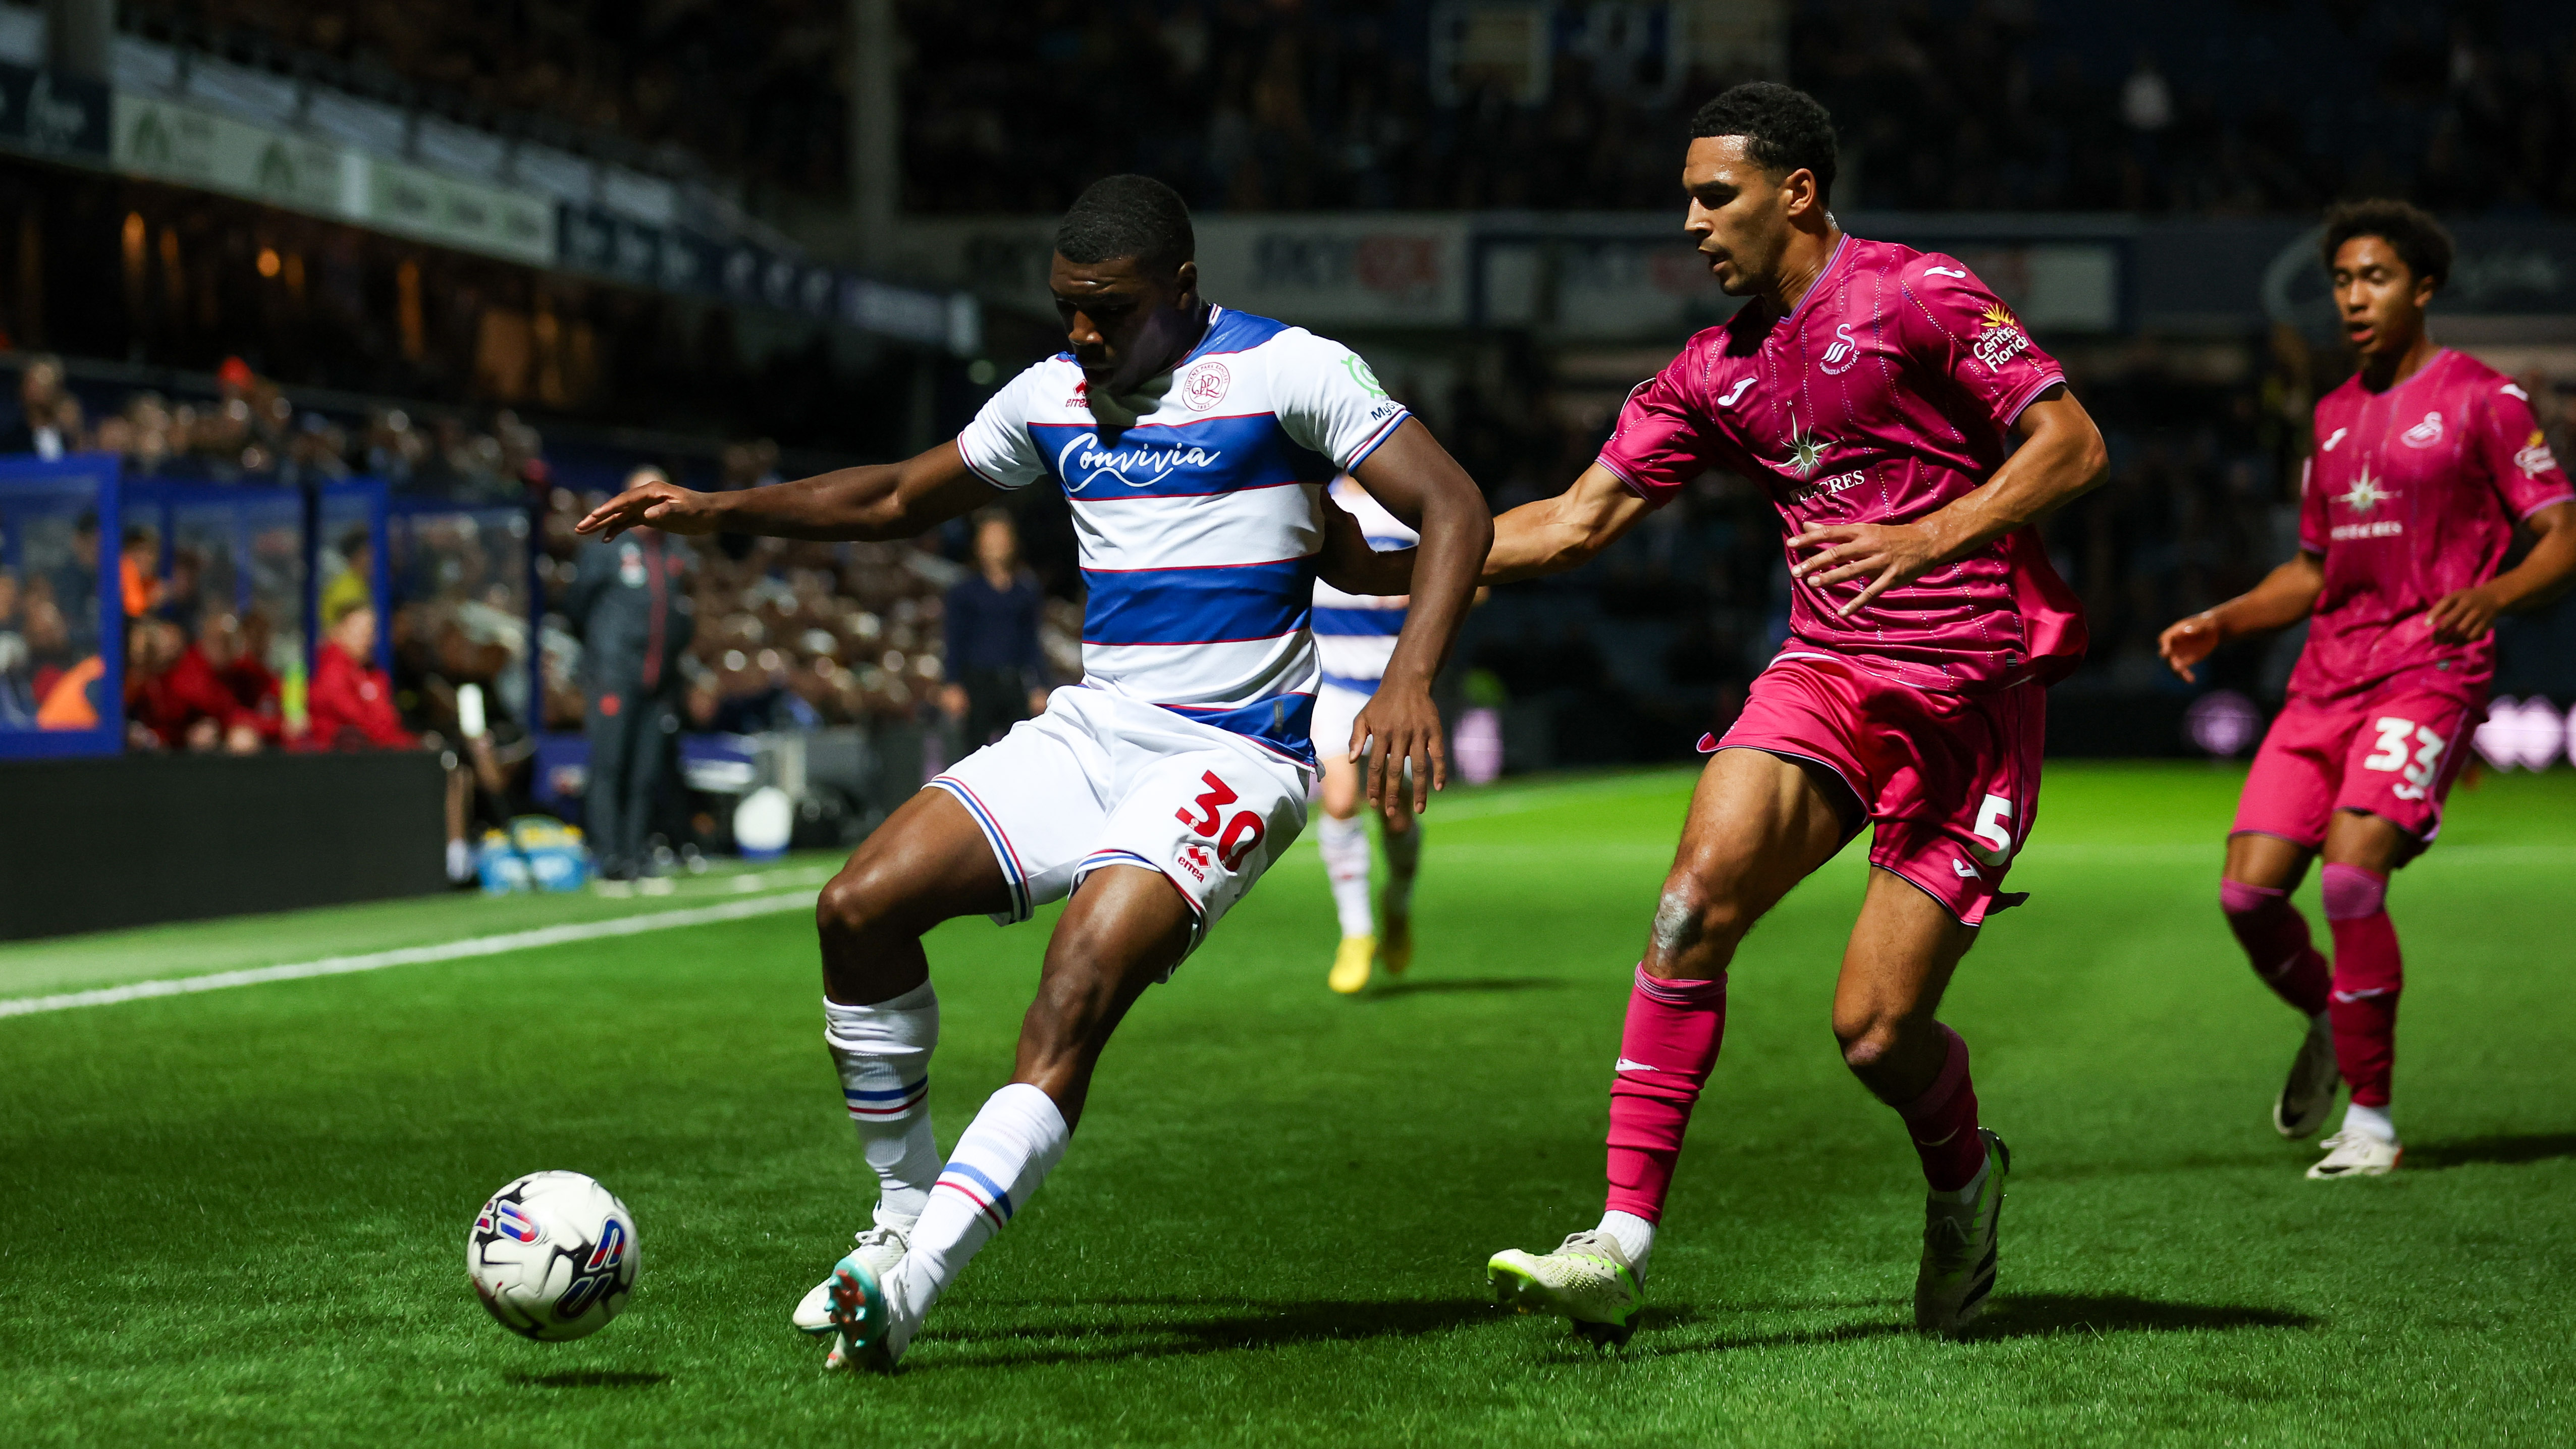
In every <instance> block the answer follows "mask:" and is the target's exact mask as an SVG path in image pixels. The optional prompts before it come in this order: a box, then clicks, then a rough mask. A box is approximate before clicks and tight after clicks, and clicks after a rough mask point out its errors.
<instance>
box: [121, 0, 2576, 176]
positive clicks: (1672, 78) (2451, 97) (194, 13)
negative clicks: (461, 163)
mask: <svg viewBox="0 0 2576 1449" xmlns="http://www.w3.org/2000/svg"><path fill="white" fill-rule="evenodd" d="M897 8H898V13H899V16H900V21H901V25H902V28H903V31H904V33H905V35H906V37H907V38H908V42H909V43H908V45H907V46H906V50H905V55H904V61H903V73H904V87H905V90H904V97H903V106H902V111H901V114H902V123H903V143H904V155H903V177H904V205H905V206H906V207H907V208H909V209H912V210H916V211H928V212H957V211H997V212H998V211H1052V210H1054V209H1056V208H1058V207H1060V206H1062V205H1063V204H1064V203H1065V202H1066V201H1067V200H1069V199H1070V197H1071V194H1072V192H1073V191H1074V190H1075V189H1077V188H1078V187H1079V186H1080V185H1081V184H1082V183H1083V182H1084V181H1086V180H1088V179H1090V178H1091V177H1094V176H1097V175H1100V174H1102V173H1104V172H1107V171H1112V170H1121V169H1128V170H1141V171H1149V172H1152V173H1154V174H1156V175H1159V176H1163V177H1165V178H1167V179H1169V180H1171V181H1173V182H1174V183H1175V184H1177V185H1180V186H1181V188H1182V190H1183V191H1184V192H1185V193H1186V194H1187V195H1188V196H1189V198H1190V200H1191V202H1192V203H1193V204H1194V205H1197V206H1201V207H1206V208H1225V209H1230V210H1236V211H1263V210H1297V209H1304V208H1352V207H1357V208H1382V207H1400V208H1450V207H1544V208H1559V207H1562V208H1588V207H1609V208H1631V207H1659V206H1664V205H1668V204H1670V202H1671V200H1672V196H1673V178H1672V169H1673V168H1672V161H1671V155H1670V145H1671V143H1672V142H1673V141H1674V140H1675V139H1676V138H1678V137H1679V136H1680V135H1681V133H1682V131H1681V128H1682V123H1683V121H1684V120H1685V119H1686V118H1687V116H1688V114H1689V110H1690V107H1691V106H1692V105H1693V104H1695V103H1696V102H1697V101H1698V100H1700V99H1703V98H1705V97H1706V96H1708V95H1710V94H1713V93H1714V92H1715V91H1716V90H1717V89H1718V88H1719V87H1721V86H1722V85H1724V84H1726V83H1727V82H1729V81H1731V80H1735V79H1742V78H1744V77H1743V76H1740V75H1735V74H1726V73H1720V72H1719V71H1718V70H1715V69H1710V68H1708V67H1705V66H1702V67H1698V68H1696V69H1695V70H1694V71H1693V73H1691V74H1687V75H1679V74H1672V73H1670V72H1669V71H1668V69H1667V67H1668V66H1670V65H1671V64H1673V63H1672V62H1670V61H1668V60H1667V59H1666V54H1667V52H1666V50H1665V48H1664V47H1663V45H1662V43H1661V42H1660V40H1658V39H1656V38H1655V37H1656V36H1658V35H1659V34H1661V32H1660V31H1659V30H1658V29H1657V26H1658V25H1659V24H1662V23H1665V22H1660V21H1658V20H1657V19H1656V18H1655V17H1656V16H1657V15H1670V14H1672V13H1674V12H1677V11H1680V10H1681V9H1683V7H1679V6H1673V7H1664V6H1656V5H1651V4H1645V5H1635V6H1616V5H1612V6H1589V7H1586V6H1573V5H1559V6H1557V7H1555V10H1556V15H1555V17H1554V19H1553V20H1551V21H1550V22H1549V27H1548V28H1549V33H1550V35H1551V38H1552V42H1553V49H1554V51H1555V54H1554V57H1553V60H1552V63H1551V65H1550V69H1549V74H1548V77H1547V84H1546V86H1545V88H1544V96H1543V98H1541V99H1539V100H1538V101H1537V103H1536V104H1527V105H1524V104H1520V103H1519V100H1520V99H1521V98H1519V97H1506V96H1505V95H1504V94H1503V93H1502V90H1501V89H1499V88H1497V87H1496V86H1493V85H1485V86H1482V87H1479V86H1478V85H1476V84H1475V83H1474V82H1473V81H1471V82H1469V83H1468V84H1467V85H1465V86H1463V87H1461V86H1459V85H1456V84H1454V83H1452V84H1448V85H1443V84H1440V83H1438V81H1437V79H1436V78H1435V77H1434V76H1433V75H1432V74H1431V65H1432V61H1431V57H1430V49H1431V48H1430V47H1429V46H1428V45H1427V44H1426V40H1427V37H1428V35H1429V28H1430V26H1431V25H1432V24H1433V23H1434V20H1433V15H1432V7H1426V6H1421V5H1405V6H1386V5H1377V4H1364V3H1360V0H1132V3H1129V4H1125V5H1085V4H1079V3H1076V0H1028V3H1022V0H1011V3H1005V0H898V7H897ZM1785 8H1786V11H1787V14H1788V17H1789V32H1790V33H1789V38H1788V39H1789V44H1788V66H1789V75H1788V79H1790V80H1791V81H1792V82H1794V83H1796V84H1798V85H1801V86H1805V87H1807V88H1809V89H1811V90H1814V91H1815V92H1816V93H1817V94H1819V95H1820V96H1821V97H1823V98H1824V99H1825V101H1826V103H1827V104H1828V105H1829V106H1831V107H1832V109H1833V110H1834V112H1835V113H1836V115H1837V117H1838V118H1839V120H1840V122H1841V125H1842V128H1843V136H1844V141H1845V145H1846V147H1847V149H1848V151H1849V153H1850V154H1851V155H1852V156H1853V157H1854V160H1855V164H1854V166H1853V167H1852V175H1853V180H1854V182H1855V183H1856V184H1855V186H1854V187H1853V188H1852V190H1851V191H1849V192H1847V193H1846V194H1844V195H1842V196H1839V197H1837V200H1839V201H1841V202H1843V203H1844V204H1845V205H1849V206H1863V205H1865V206H1872V207H1938V208H1953V209H1972V210H1984V209H2003V208H2015V209H2018V208H2040V209H2092V208H2119V209H2126V210H2146V211H2157V210H2168V209H2190V210H2196V211H2218V212H2249V211H2261V212H2304V211H2309V210H2312V209H2313V208H2314V207H2315V206H2316V205H2317V204H2318V203H2319V202H2321V201H2323V200H2325V199H2327V198H2330V197H2333V196H2336V195H2340V194H2345V193H2347V192H2369V193H2373V194H2381V193H2411V194H2412V195H2413V196H2414V198H2415V199H2416V200H2419V201H2421V202H2424V203H2426V204H2428V205H2431V206H2434V207H2437V208H2440V209H2443V210H2447V211H2452V212H2459V211H2482V210H2487V209H2490V208H2502V209H2506V210H2514V209H2531V208H2550V209H2556V210H2562V211H2563V210H2569V209H2576V160H2571V159H2570V158H2571V157H2576V146H2571V145H2570V144H2569V142H2570V140H2571V139H2576V27H2571V26H2570V25H2569V24H2567V17H2566V16H2565V15H2564V14H2563V13H2562V14H2560V15H2559V16H2558V18H2557V20H2556V21H2555V22H2554V26H2550V25H2544V27H2543V29H2542V31H2541V32H2540V33H2531V32H2530V31H2528V30H2526V29H2523V28H2521V27H2520V25H2518V24H2517V22H2524V23H2527V22H2528V21H2529V19H2530V17H2531V16H2532V15H2534V14H2546V11H2545V10H2544V9H2542V8H2538V7H2528V6H2524V7H2508V6H2505V5H2481V6H2451V7H2440V8H2439V9H2435V8H2430V7H2413V6H2406V5H2392V4H2385V3H2364V0H2339V3H2335V4H2330V5H2327V6H2326V7H2324V10H2323V12H2322V13H2317V12H2312V11H2309V10H2306V9H2304V8H2292V7H2280V6H2247V5H2241V4H2228V3H2226V0H2180V4H2179V7H2178V8H2179V10H2180V11H2181V12H2182V13H2181V14H2180V15H2179V16H2178V17H2168V18H2173V19H2177V20H2178V22H2179V23H2175V24H2169V25H2164V26H2162V27H2161V28H2160V29H2159V28H2150V29H2141V28H2140V26H2139V25H2138V24H2137V23H2136V18H2135V17H2130V16H2125V15H2122V14H2121V13H2120V12H2114V11H2098V10H2096V11H2087V10H2083V9H2080V8H2078V7H2072V6H2067V5H2063V4H2050V3H2043V0H1943V3H1932V0H1909V3H1888V0H1796V3H1791V4H1789V5H1788V6H1787V7H1785ZM1610 12H1617V14H1615V15H1614V14H1611V13H1610ZM137 13H138V14H144V15H167V16H170V17H173V18H178V19H183V20H185V21H186V22H187V24H188V25H189V26H190V27H192V32H191V33H198V34H215V35H221V34H225V33H247V34H252V35H256V36H258V37H260V38H261V39H262V40H263V42H264V43H267V44H271V45H276V46H285V47H290V48H297V49H303V50H307V51H311V52H317V53H320V54H323V55H327V56H330V57H333V58H335V59H337V60H339V61H342V62H345V63H350V64H353V65H358V66H363V67H369V68H373V69H375V70H379V71H383V72H388V73H390V74H392V75H395V76H399V77H401V78H403V79H405V80H407V81H410V82H414V83H420V84H426V85H429V86H432V87H435V88H437V90H438V91H439V92H442V93H444V94H446V95H448V96H451V97H453V98H455V99H456V101H457V102H459V103H461V104H464V105H468V106H484V107H494V108H499V109H502V110H507V111H517V112H523V113H531V114H537V115H544V116H551V117H554V118H556V119H559V120H563V121H569V122H574V123H577V124H580V125H584V126H590V127H596V128H600V129H603V130H609V131H614V132H616V133H619V134H622V135H624V136H626V137H629V138H631V139H634V140H636V141H639V142H643V143H646V144H648V145H664V146H668V147H676V148H680V149H682V150H684V151H685V152H687V153H688V154H689V155H691V156H694V157H696V158H698V159H699V160H700V161H702V162H703V163H704V164H705V165H706V166H707V167H709V168H710V169H711V170H712V172H713V173H714V174H716V175H718V176H722V177H728V178H737V179H740V180H741V181H743V182H745V183H747V185H748V187H749V189H750V192H751V197H752V200H753V201H754V203H755V204H756V205H757V204H760V203H762V202H763V201H764V199H766V200H768V201H773V202H774V201H784V200H789V199H793V200H800V201H809V202H810V201H812V200H815V199H818V198H821V199H826V200H827V201H828V199H829V198H832V197H836V196H841V195H845V194H846V186H847V177H848V171H849V167H848V163H847V157H848V150H847V146H848V134H849V125H848V120H847V110H848V99H847V86H848V79H847V65H846V61H845V56H846V48H847V35H848V25H849V23H850V7H849V5H848V4H847V0H760V3H758V4H756V5H754V6H753V7H752V9H751V12H750V13H745V12H744V11H743V10H742V9H741V8H740V7H732V8H726V7H720V6H718V5H716V4H715V3H713V0H662V3H658V4H654V5H642V6H639V5H617V4H604V3H578V0H576V3H563V4H551V5H497V6H496V5H484V4H471V5H469V4H462V3H455V0H445V3H412V4H395V3H392V0H354V3H336V4H308V3H298V0H187V3H176V4H170V5H165V6H161V7H159V8H157V9H156V8H154V7H148V6H147V7H143V8H142V10H140V11H138V12H137ZM2115 16H2117V17H2119V18H2113V17H2115ZM1578 21H1579V22H1580V26H1579V27H1578V28H1576V29H1571V30H1570V29H1569V26H1575V25H1576V22H1578ZM1673 23H1679V22H1673ZM1582 27H1589V28H1582ZM1594 30H1598V31H1599V32H1600V33H1599V34H1594V33H1592V32H1593V31H1594ZM2137 34H2152V35H2153V36H2155V37H2156V39H2157V43H2156V44H2154V45H2150V46H2145V47H2141V48H2138V49H2136V50H2135V51H2134V52H2133V53H2132V52H2131V51H2129V50H2128V48H2127V47H2128V45H2129V42H2128V41H2127V40H2124V39H2123V38H2122V37H2124V36H2130V35H2137ZM1578 35H1579V37H1580V38H1571V39H1570V38H1569V37H1570V36H1578ZM1641 40H1642V41H1643V43H1642V44H1641V43H1639V42H1640V41H1641ZM1112 73H1115V74H1120V75H1125V76H1147V77H1150V81H1148V82H1146V83H1137V84H1121V85H1116V86H1103V85H1101V84H1100V83H1099V77H1100V76H1102V75H1104V74H1112ZM1462 92H1463V93H1462ZM1927 136H1939V137H1942V138H1943V144H1942V145H1940V146H1938V147H1932V146H1924V145H1921V144H1918V143H1919V140H1920V138H1922V137H1927Z"/></svg>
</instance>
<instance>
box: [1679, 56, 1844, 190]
mask: <svg viewBox="0 0 2576 1449" xmlns="http://www.w3.org/2000/svg"><path fill="white" fill-rule="evenodd" d="M1690 133H1691V139H1692V140H1694V141H1696V140H1698V139H1699V138H1700V137H1702V136H1742V137H1743V138H1744V153H1745V154H1746V155H1748V156H1750V157H1752V158H1753V159H1754V160H1755V161H1757V162H1759V163H1761V165H1762V168H1763V169H1764V170H1766V171H1772V172H1776V173H1778V174H1780V175H1782V176H1786V175H1788V174H1789V173H1790V172H1792V171H1801V170H1803V171H1812V172H1814V173H1815V177H1816V198H1817V199H1818V200H1819V201H1831V200H1832V199H1833V194H1834V163H1835V158H1836V155H1837V149H1836V147H1835V144H1834V118H1833V116H1832V115H1830V114H1829V113H1827V111H1826V110H1825V108H1824V106H1823V105H1822V104H1821V103H1820V102H1818V101H1817V100H1816V98H1815V97H1814V96H1811V95H1809V94H1807V93H1806V92H1805V91H1802V90H1798V89H1796V88H1794V87H1791V86H1784V85H1781V84H1779V83H1778V82H1776V81H1746V82H1745V83H1744V84H1742V85H1740V86H1734V87H1730V88H1729V89H1728V90H1726V91H1725V92H1724V93H1723V94H1721V95H1719V96H1718V97H1717V99H1715V100H1713V101H1710V102H1709V103H1708V104H1707V105H1704V106H1702V107H1700V108H1699V113H1698V114H1697V115H1694V116H1692V117H1691V129H1690Z"/></svg>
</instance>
